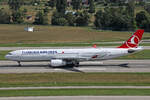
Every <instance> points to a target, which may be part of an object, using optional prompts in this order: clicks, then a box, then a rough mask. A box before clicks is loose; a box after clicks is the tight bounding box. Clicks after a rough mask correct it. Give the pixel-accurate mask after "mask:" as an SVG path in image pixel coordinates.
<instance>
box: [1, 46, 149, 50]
mask: <svg viewBox="0 0 150 100" xmlns="http://www.w3.org/2000/svg"><path fill="white" fill-rule="evenodd" d="M115 47H116V46H103V48H115ZM60 48H61V49H77V48H78V49H82V48H92V46H87V47H0V51H5V50H23V49H60ZM100 48H101V47H100ZM143 48H144V49H148V50H149V49H150V46H143Z"/></svg>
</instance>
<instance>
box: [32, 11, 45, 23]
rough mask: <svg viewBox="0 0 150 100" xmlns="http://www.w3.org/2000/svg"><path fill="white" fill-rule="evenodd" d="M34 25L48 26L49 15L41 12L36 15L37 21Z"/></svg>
mask: <svg viewBox="0 0 150 100" xmlns="http://www.w3.org/2000/svg"><path fill="white" fill-rule="evenodd" d="M33 24H37V25H47V24H48V18H47V14H45V13H44V12H43V11H39V12H38V13H37V14H36V17H35V21H34V23H33Z"/></svg>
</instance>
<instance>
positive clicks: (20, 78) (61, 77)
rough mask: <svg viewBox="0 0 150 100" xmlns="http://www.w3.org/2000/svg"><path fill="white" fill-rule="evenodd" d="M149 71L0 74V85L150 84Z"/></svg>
mask: <svg viewBox="0 0 150 100" xmlns="http://www.w3.org/2000/svg"><path fill="white" fill-rule="evenodd" d="M149 77H150V73H33V74H31V73H30V74H29V73H28V74H27V73H25V74H0V87H26V86H27V87H39V86H150V78H149Z"/></svg>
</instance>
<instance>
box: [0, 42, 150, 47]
mask: <svg viewBox="0 0 150 100" xmlns="http://www.w3.org/2000/svg"><path fill="white" fill-rule="evenodd" d="M93 44H97V46H99V47H102V46H116V47H117V46H120V45H122V44H120V43H106V44H100V43H39V44H38V43H35V44H32V43H29V44H26V43H13V44H11V43H10V44H0V47H70V46H73V47H76V46H80V47H82V46H83V47H85V46H92V45H93ZM140 45H141V46H150V43H142V44H140Z"/></svg>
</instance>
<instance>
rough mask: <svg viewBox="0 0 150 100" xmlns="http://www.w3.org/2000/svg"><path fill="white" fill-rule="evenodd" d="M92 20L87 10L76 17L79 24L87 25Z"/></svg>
mask: <svg viewBox="0 0 150 100" xmlns="http://www.w3.org/2000/svg"><path fill="white" fill-rule="evenodd" d="M89 21H90V16H89V14H88V12H87V11H83V12H81V13H80V14H79V15H78V16H77V19H76V25H77V26H87V25H88V24H89Z"/></svg>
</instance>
